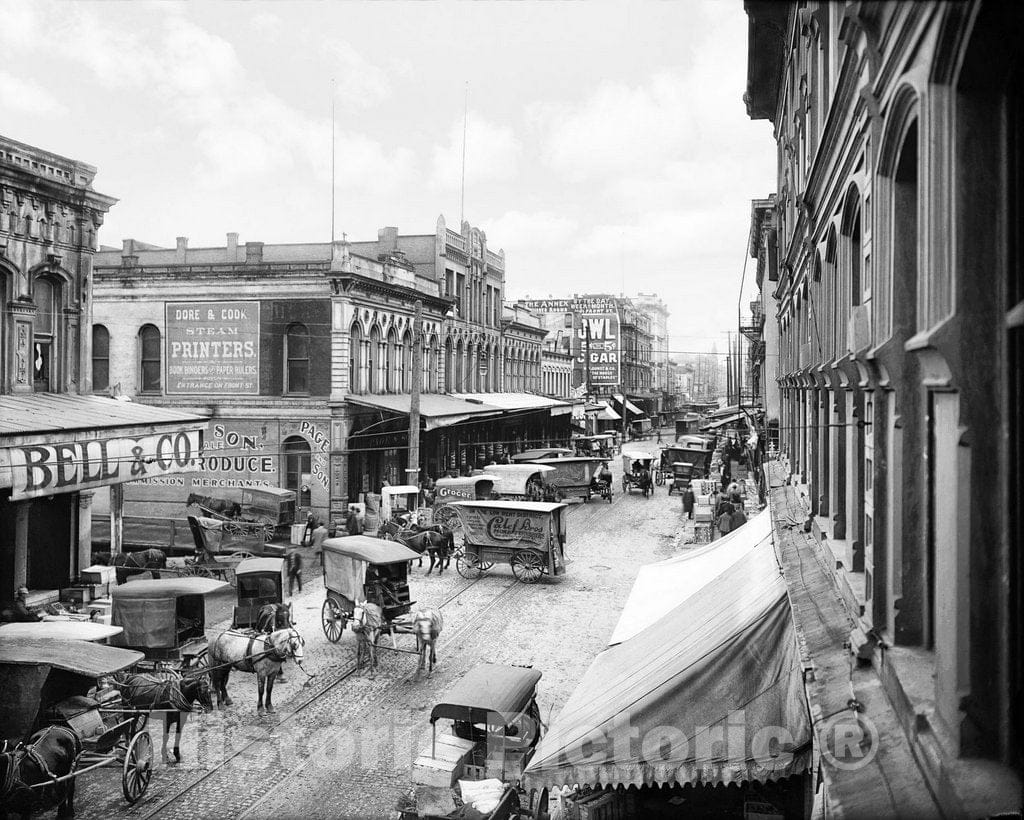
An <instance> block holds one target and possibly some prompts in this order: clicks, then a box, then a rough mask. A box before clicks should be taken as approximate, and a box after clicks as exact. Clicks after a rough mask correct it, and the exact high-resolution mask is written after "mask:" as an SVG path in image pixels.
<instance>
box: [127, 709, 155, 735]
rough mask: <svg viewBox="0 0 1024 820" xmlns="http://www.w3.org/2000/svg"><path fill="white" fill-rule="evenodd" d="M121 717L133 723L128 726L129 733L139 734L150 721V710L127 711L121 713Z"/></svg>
mask: <svg viewBox="0 0 1024 820" xmlns="http://www.w3.org/2000/svg"><path fill="white" fill-rule="evenodd" d="M121 719H122V720H130V721H131V725H130V726H129V727H128V734H130V735H137V734H138V733H139V732H141V731H142V730H143V729H145V728H146V724H147V723H149V712H125V713H124V714H123V715H121Z"/></svg>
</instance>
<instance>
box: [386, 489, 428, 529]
mask: <svg viewBox="0 0 1024 820" xmlns="http://www.w3.org/2000/svg"><path fill="white" fill-rule="evenodd" d="M419 499H420V488H419V487H415V486H413V485H412V484H397V485H394V486H388V487H381V488H380V521H381V524H384V523H386V522H390V521H396V520H397V519H399V518H404V517H405V516H407V515H411V516H413V520H414V519H415V515H416V510H417V508H418V507H419Z"/></svg>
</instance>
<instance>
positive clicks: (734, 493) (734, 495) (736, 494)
mask: <svg viewBox="0 0 1024 820" xmlns="http://www.w3.org/2000/svg"><path fill="white" fill-rule="evenodd" d="M726 493H727V494H728V496H729V500H730V501H731V502H732V503H733V504H741V503H743V497H742V496H741V495H740V485H739V484H737V483H736V482H735V481H733V482H731V483H730V484H729V488H728V489H727V490H726Z"/></svg>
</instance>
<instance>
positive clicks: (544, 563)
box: [453, 501, 569, 584]
mask: <svg viewBox="0 0 1024 820" xmlns="http://www.w3.org/2000/svg"><path fill="white" fill-rule="evenodd" d="M453 506H454V507H455V509H456V510H457V511H458V515H459V519H460V520H461V521H462V533H463V548H462V551H461V552H460V553H459V554H458V555H457V556H456V558H455V568H456V569H457V570H458V572H459V574H460V575H461V576H463V577H464V578H478V577H480V575H481V573H483V572H486V571H487V570H489V569H491V567H493V566H494V565H495V564H499V563H500V564H508V565H509V566H511V567H512V574H513V575H515V577H516V578H518V579H519V580H520V581H522V582H523V583H526V584H534V583H536V582H537V581H539V580H540V579H541V578H542V577H543V576H545V575H552V576H555V575H564V574H565V529H566V519H567V518H568V511H569V507H568V505H567V504H550V503H545V502H532V503H531V502H526V501H463V502H460V503H458V504H454V505H453Z"/></svg>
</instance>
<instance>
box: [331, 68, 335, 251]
mask: <svg viewBox="0 0 1024 820" xmlns="http://www.w3.org/2000/svg"><path fill="white" fill-rule="evenodd" d="M334 154H335V151H334V77H331V245H332V246H333V245H334Z"/></svg>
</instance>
